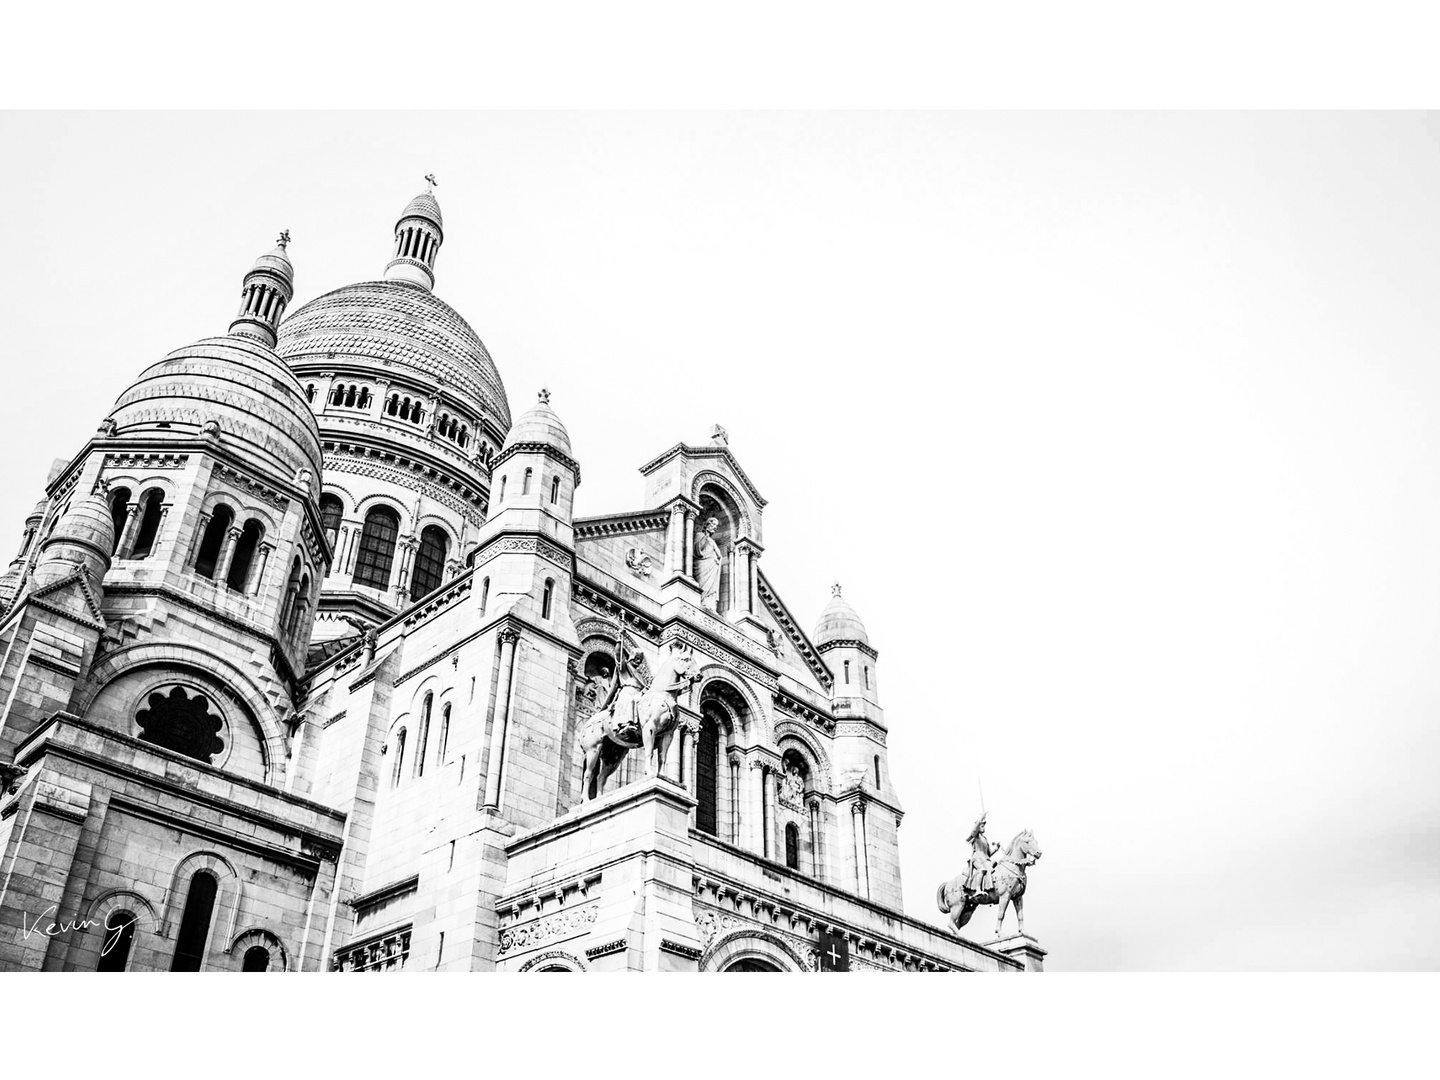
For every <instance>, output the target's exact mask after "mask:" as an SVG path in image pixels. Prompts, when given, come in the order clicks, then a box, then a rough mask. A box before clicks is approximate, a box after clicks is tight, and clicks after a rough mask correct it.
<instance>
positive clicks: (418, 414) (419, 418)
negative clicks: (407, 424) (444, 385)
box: [410, 401, 425, 424]
mask: <svg viewBox="0 0 1440 1080" xmlns="http://www.w3.org/2000/svg"><path fill="white" fill-rule="evenodd" d="M410 419H411V420H414V421H415V423H417V424H423V423H424V422H425V410H424V409H422V408H420V402H418V401H417V402H415V411H414V412H413V413H411V414H410Z"/></svg>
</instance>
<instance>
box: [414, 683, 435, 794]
mask: <svg viewBox="0 0 1440 1080" xmlns="http://www.w3.org/2000/svg"><path fill="white" fill-rule="evenodd" d="M434 703H435V695H434V694H428V693H427V694H426V695H425V704H424V705H422V706H420V733H419V734H418V735H417V736H416V737H415V775H416V777H421V776H424V775H425V744H426V743H428V742H429V741H430V709H431V706H433V705H434Z"/></svg>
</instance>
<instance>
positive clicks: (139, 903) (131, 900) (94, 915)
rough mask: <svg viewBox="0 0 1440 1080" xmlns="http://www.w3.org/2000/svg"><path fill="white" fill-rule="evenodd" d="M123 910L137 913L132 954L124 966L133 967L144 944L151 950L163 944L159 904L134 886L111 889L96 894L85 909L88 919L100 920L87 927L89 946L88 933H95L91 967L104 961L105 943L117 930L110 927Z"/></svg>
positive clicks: (131, 946)
mask: <svg viewBox="0 0 1440 1080" xmlns="http://www.w3.org/2000/svg"><path fill="white" fill-rule="evenodd" d="M121 911H128V912H130V913H131V914H132V915H134V916H135V936H134V937H133V938H131V940H130V955H129V956H127V957H126V958H125V968H124V970H126V971H129V970H130V969H131V966H132V965H133V964H134V962H135V956H136V953H137V952H138V951H139V950H140V949H141V948H144V949H145V950H146V951H147V952H148V951H151V950H154V949H156V948H158V947H159V945H160V941H159V936H158V935H159V933H160V917H159V915H157V914H156V912H155V905H154V904H152V903H150V901H149V900H147V899H145V897H143V896H141V895H140V894H139V893H138V892H134V891H133V890H130V889H111V890H110V891H109V892H105V893H101V894H100V895H99V896H98V897H96V898H95V900H94V902H93V903H91V905H90V909H89V910H88V911H87V912H86V913H85V918H86V919H89V920H92V921H94V922H95V923H96V924H97V925H95V926H92V927H90V928H89V929H88V930H86V931H85V933H86V935H87V942H86V946H87V948H88V947H89V940H88V936H89V935H94V959H93V962H92V963H91V964H89V965H88V966H89V968H90V969H92V970H93V969H94V967H95V966H96V965H97V964H98V963H99V962H100V950H101V949H103V948H104V947H105V943H106V942H107V941H109V940H110V938H111V936H112V935H113V933H114V931H113V930H111V929H110V928H109V927H110V922H109V920H110V918H111V916H113V915H115V914H116V913H117V912H121ZM142 935H143V936H142ZM72 948H73V946H72Z"/></svg>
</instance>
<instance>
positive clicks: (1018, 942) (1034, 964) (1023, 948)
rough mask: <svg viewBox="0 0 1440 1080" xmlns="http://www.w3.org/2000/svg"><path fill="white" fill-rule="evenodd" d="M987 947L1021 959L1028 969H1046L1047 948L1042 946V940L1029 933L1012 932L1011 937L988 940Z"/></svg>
mask: <svg viewBox="0 0 1440 1080" xmlns="http://www.w3.org/2000/svg"><path fill="white" fill-rule="evenodd" d="M985 947H986V948H987V949H994V950H995V951H996V952H998V953H1004V954H1005V955H1006V956H1009V957H1011V958H1013V959H1015V960H1019V961H1020V962H1021V963H1022V964H1024V965H1025V970H1026V971H1044V970H1045V950H1044V949H1042V948H1041V947H1040V942H1038V941H1037V940H1035V939H1034V938H1033V937H1031V936H1030V935H1029V934H1011V935H1010V936H1009V937H1003V938H997V939H996V940H994V941H987V942H986V943H985Z"/></svg>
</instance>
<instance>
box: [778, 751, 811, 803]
mask: <svg viewBox="0 0 1440 1080" xmlns="http://www.w3.org/2000/svg"><path fill="white" fill-rule="evenodd" d="M781 783H782V785H783V787H782V789H781V792H780V796H781V801H782V802H788V803H793V804H794V805H796V806H800V805H802V804H803V803H804V802H805V776H804V774H803V773H801V772H800V766H798V765H796V764H795V763H794V762H793V761H788V762H786V763H785V778H784V780H783V781H781Z"/></svg>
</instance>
